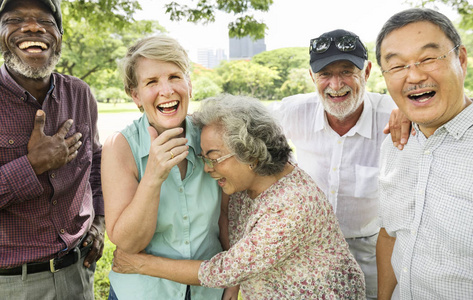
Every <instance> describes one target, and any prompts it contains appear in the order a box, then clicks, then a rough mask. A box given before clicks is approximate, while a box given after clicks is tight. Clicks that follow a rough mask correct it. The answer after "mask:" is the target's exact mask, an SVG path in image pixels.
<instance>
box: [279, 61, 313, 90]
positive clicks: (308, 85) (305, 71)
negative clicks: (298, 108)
mask: <svg viewBox="0 0 473 300" xmlns="http://www.w3.org/2000/svg"><path fill="white" fill-rule="evenodd" d="M314 90H315V85H314V83H313V82H312V79H311V78H310V74H309V68H297V69H291V70H290V71H289V75H288V78H287V80H286V81H285V82H284V83H283V85H282V86H281V97H287V96H291V95H295V94H305V93H310V92H313V91H314Z"/></svg>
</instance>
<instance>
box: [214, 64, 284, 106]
mask: <svg viewBox="0 0 473 300" xmlns="http://www.w3.org/2000/svg"><path fill="white" fill-rule="evenodd" d="M216 70H217V73H218V74H219V75H220V77H221V81H222V89H223V91H224V92H225V93H230V94H235V95H239V94H242V95H248V96H252V97H256V98H259V99H273V98H274V97H275V94H274V82H275V81H276V80H277V79H278V78H279V76H278V74H277V72H276V71H274V70H273V69H270V68H268V67H265V66H262V65H260V64H256V63H253V62H252V61H248V60H234V61H228V62H223V63H221V65H220V66H219V67H218V68H217V69H216Z"/></svg>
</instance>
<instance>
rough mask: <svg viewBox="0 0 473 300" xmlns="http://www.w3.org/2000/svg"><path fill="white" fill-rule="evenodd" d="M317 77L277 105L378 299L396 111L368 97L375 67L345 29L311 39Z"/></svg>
mask: <svg viewBox="0 0 473 300" xmlns="http://www.w3.org/2000/svg"><path fill="white" fill-rule="evenodd" d="M309 52H310V67H311V68H310V70H309V72H310V76H311V77H312V80H313V82H314V83H315V86H316V89H317V91H316V92H315V93H310V94H301V95H295V96H291V97H287V98H285V99H283V100H282V102H281V103H280V105H279V106H276V105H275V106H273V109H275V110H276V113H277V114H278V116H279V119H280V121H281V124H282V127H283V130H284V132H285V134H286V136H287V137H288V138H289V139H291V141H292V142H293V144H294V145H295V146H296V156H297V161H298V164H299V166H300V167H302V168H303V169H304V170H305V171H306V172H308V173H309V174H310V175H311V176H312V178H313V179H314V180H315V181H316V182H317V183H318V184H319V186H320V187H321V188H322V190H323V191H324V193H325V194H326V195H327V198H328V199H329V201H330V202H331V204H332V207H333V209H334V211H335V213H336V215H337V217H338V219H339V222H340V227H341V228H342V231H343V234H344V235H345V238H346V240H347V242H348V244H349V246H350V251H351V252H352V253H353V255H354V257H355V259H356V260H357V262H358V263H359V265H360V266H361V268H362V270H363V272H364V273H365V281H366V295H367V298H368V299H376V297H377V272H376V248H375V246H376V240H377V237H378V231H379V228H378V225H377V213H378V178H377V175H378V160H379V151H380V146H381V143H382V142H383V140H384V139H385V137H386V135H385V134H384V133H383V128H384V126H385V125H386V124H387V123H388V121H389V117H390V114H391V111H392V110H393V109H394V108H395V107H396V106H395V104H394V102H393V101H392V99H391V98H390V97H388V96H386V95H381V94H375V93H370V92H366V91H365V86H366V81H367V80H368V77H369V75H370V71H371V62H370V61H368V53H367V51H366V48H365V47H364V45H363V43H362V42H361V41H360V39H359V37H358V36H357V35H355V34H354V33H352V32H349V31H346V30H342V29H338V30H334V31H330V32H326V33H324V34H322V35H320V36H319V37H317V38H314V39H312V40H311V41H310V46H309Z"/></svg>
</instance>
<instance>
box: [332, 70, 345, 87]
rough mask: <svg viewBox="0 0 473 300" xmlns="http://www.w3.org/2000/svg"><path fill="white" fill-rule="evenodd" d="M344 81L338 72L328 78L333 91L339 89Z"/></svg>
mask: <svg viewBox="0 0 473 300" xmlns="http://www.w3.org/2000/svg"><path fill="white" fill-rule="evenodd" d="M344 85H345V83H344V82H343V77H342V76H341V75H340V74H334V75H333V76H332V77H331V78H330V87H331V88H332V89H334V90H335V91H338V90H339V89H341V88H342V87H343V86H344Z"/></svg>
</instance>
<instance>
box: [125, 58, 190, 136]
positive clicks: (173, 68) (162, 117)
mask: <svg viewBox="0 0 473 300" xmlns="http://www.w3.org/2000/svg"><path fill="white" fill-rule="evenodd" d="M135 70H136V77H137V80H138V86H137V87H136V88H134V89H133V90H132V93H131V94H132V98H133V101H134V102H135V103H136V104H137V105H138V106H143V109H144V111H145V113H146V116H147V117H148V120H149V123H150V124H151V125H152V126H153V127H154V128H155V129H156V130H157V132H158V134H160V133H162V132H163V131H165V130H166V129H171V128H175V127H179V126H182V125H183V122H184V119H185V117H186V115H187V109H188V106H189V99H190V95H191V92H192V86H191V83H190V80H189V78H188V76H187V75H186V74H184V72H183V71H182V70H181V69H180V68H179V67H178V66H177V65H176V64H174V63H172V62H165V61H160V60H153V59H148V58H144V57H141V58H139V59H138V61H137V63H136V69H135Z"/></svg>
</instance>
